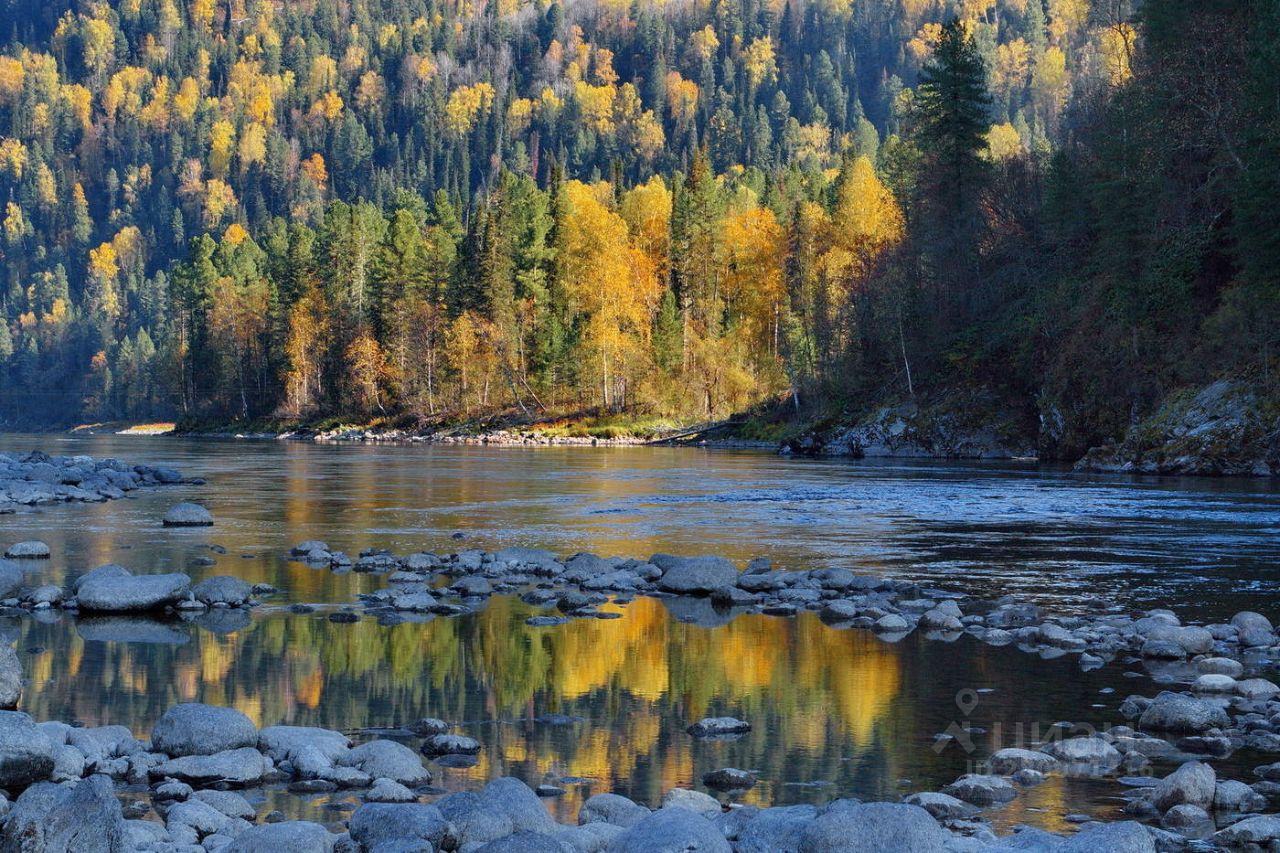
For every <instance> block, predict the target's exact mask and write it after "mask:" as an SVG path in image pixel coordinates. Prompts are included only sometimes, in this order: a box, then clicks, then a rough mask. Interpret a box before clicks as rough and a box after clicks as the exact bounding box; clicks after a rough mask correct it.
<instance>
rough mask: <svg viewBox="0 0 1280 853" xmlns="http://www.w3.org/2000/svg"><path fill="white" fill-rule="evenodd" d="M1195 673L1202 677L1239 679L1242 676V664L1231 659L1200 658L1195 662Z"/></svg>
mask: <svg viewBox="0 0 1280 853" xmlns="http://www.w3.org/2000/svg"><path fill="white" fill-rule="evenodd" d="M1196 671H1197V672H1200V673H1203V674H1204V675H1227V676H1230V677H1231V678H1239V677H1240V676H1241V675H1243V674H1244V664H1242V663H1240V661H1238V660H1232V659H1231V658H1201V659H1200V660H1198V661H1196Z"/></svg>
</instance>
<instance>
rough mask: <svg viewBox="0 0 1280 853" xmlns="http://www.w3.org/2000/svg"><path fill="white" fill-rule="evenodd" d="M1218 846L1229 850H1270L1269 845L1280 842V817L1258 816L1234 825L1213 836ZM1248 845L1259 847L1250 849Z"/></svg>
mask: <svg viewBox="0 0 1280 853" xmlns="http://www.w3.org/2000/svg"><path fill="white" fill-rule="evenodd" d="M1213 840H1214V842H1216V843H1217V844H1220V845H1222V846H1223V847H1226V848H1228V849H1233V850H1234V849H1246V848H1247V849H1259V848H1261V849H1270V848H1269V847H1268V845H1270V844H1274V843H1275V842H1277V841H1280V815H1258V816H1256V817H1247V818H1245V819H1244V820H1242V821H1240V822H1239V823H1233V824H1231V826H1228V827H1227V828H1226V829H1221V830H1218V831H1217V832H1216V833H1214V835H1213ZM1248 845H1257V846H1256V847H1253V848H1248Z"/></svg>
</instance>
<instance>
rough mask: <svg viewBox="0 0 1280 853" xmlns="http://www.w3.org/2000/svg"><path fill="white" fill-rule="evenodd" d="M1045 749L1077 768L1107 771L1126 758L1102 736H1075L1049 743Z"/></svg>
mask: <svg viewBox="0 0 1280 853" xmlns="http://www.w3.org/2000/svg"><path fill="white" fill-rule="evenodd" d="M1043 751H1044V752H1046V753H1047V754H1049V755H1051V756H1053V757H1054V758H1056V759H1058V760H1059V761H1061V762H1063V763H1064V764H1069V765H1072V766H1073V767H1074V768H1075V769H1077V770H1086V771H1095V772H1100V771H1105V770H1109V769H1111V768H1113V767H1118V766H1119V765H1120V762H1121V761H1123V760H1124V756H1123V755H1121V754H1120V751H1119V750H1117V749H1116V748H1115V747H1114V746H1112V745H1111V744H1109V743H1107V742H1106V741H1105V740H1103V739H1102V738H1100V737H1073V738H1067V739H1066V740H1060V741H1054V742H1052V743H1049V744H1047V745H1046V746H1045V747H1044V750H1043Z"/></svg>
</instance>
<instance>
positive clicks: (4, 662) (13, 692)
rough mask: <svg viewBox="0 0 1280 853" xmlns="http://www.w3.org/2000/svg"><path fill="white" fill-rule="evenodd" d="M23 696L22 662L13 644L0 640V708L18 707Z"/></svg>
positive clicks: (10, 708)
mask: <svg viewBox="0 0 1280 853" xmlns="http://www.w3.org/2000/svg"><path fill="white" fill-rule="evenodd" d="M21 698H22V663H21V662H19V660H18V653H17V652H16V651H14V649H13V646H11V645H9V644H8V643H6V642H3V641H0V709H4V710H12V709H13V708H16V707H18V700H19V699H21Z"/></svg>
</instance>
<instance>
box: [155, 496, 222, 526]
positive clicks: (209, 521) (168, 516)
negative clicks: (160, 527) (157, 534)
mask: <svg viewBox="0 0 1280 853" xmlns="http://www.w3.org/2000/svg"><path fill="white" fill-rule="evenodd" d="M161 521H162V523H163V524H164V526H165V527H212V526H213V513H211V512H209V510H207V509H205V508H204V507H203V506H201V505H200V504H197V503H191V502H189V501H184V502H182V503H180V504H174V505H173V506H172V507H170V508H169V511H168V512H166V513H165V514H164V518H163V519H162V520H161Z"/></svg>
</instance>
